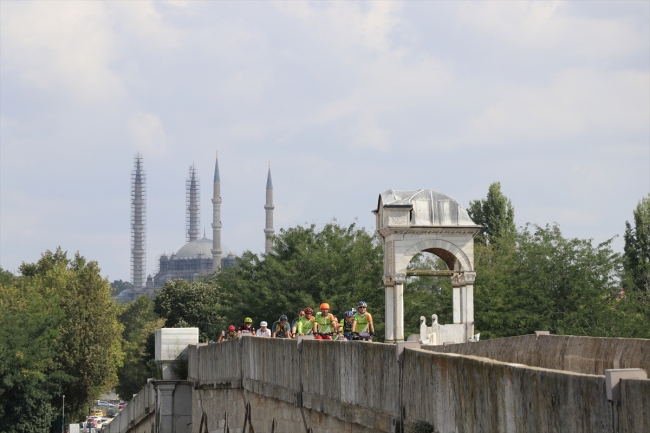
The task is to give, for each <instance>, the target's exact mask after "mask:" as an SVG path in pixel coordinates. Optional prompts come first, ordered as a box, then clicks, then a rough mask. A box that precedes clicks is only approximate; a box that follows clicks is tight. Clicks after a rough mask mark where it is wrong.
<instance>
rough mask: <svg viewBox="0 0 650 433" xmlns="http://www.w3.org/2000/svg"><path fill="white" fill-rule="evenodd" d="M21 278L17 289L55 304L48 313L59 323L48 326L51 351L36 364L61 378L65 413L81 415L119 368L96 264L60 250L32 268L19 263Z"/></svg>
mask: <svg viewBox="0 0 650 433" xmlns="http://www.w3.org/2000/svg"><path fill="white" fill-rule="evenodd" d="M20 272H21V274H22V275H23V277H22V278H21V282H22V284H26V285H28V286H29V287H32V288H33V290H35V291H36V292H37V293H38V294H39V295H40V296H42V297H43V298H48V302H54V301H53V300H56V303H54V304H51V309H52V310H53V311H54V312H57V313H58V316H57V315H55V316H54V317H58V321H57V323H56V327H54V324H53V323H52V322H50V323H49V325H50V326H48V329H50V330H51V333H50V335H51V336H56V339H55V340H54V341H56V343H57V345H56V351H53V352H52V353H51V354H48V353H47V351H45V352H44V353H43V354H42V355H41V357H42V358H41V359H42V360H43V362H46V361H47V362H48V363H51V364H52V365H55V366H56V368H57V371H59V372H60V373H61V374H62V376H61V377H65V380H61V382H60V386H61V389H60V391H61V394H65V395H66V400H65V403H66V413H69V414H71V415H73V416H75V415H78V416H80V415H83V414H85V413H86V411H87V409H88V406H89V403H90V402H91V400H92V399H94V398H96V397H97V396H98V395H99V394H101V393H102V392H104V391H105V390H107V389H110V388H111V387H112V386H113V385H114V384H115V383H116V381H117V375H116V372H117V368H118V367H119V365H120V364H121V362H122V351H121V344H120V336H121V329H120V325H119V323H118V322H117V319H116V312H117V310H116V306H115V304H114V303H113V301H112V299H111V297H110V293H111V287H110V285H109V283H108V280H106V279H104V278H102V277H101V275H100V269H99V266H98V265H97V262H94V261H86V259H85V258H84V257H83V256H81V255H80V254H78V253H77V254H75V256H74V258H73V259H70V258H68V256H67V253H66V252H64V251H62V250H61V249H60V248H57V250H56V251H55V252H52V251H46V252H45V253H44V254H43V255H42V256H41V258H40V259H39V261H38V262H36V263H29V264H28V263H23V264H22V265H21V267H20ZM35 299H36V300H37V299H38V298H35ZM50 355H51V356H50ZM52 397H53V398H54V397H56V399H57V401H58V399H59V398H60V396H54V395H53V396H52ZM57 405H58V403H57Z"/></svg>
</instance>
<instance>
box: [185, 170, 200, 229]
mask: <svg viewBox="0 0 650 433" xmlns="http://www.w3.org/2000/svg"><path fill="white" fill-rule="evenodd" d="M186 202H187V220H186V222H187V224H186V225H187V241H188V242H192V241H195V240H197V239H198V238H199V235H200V234H201V204H200V203H201V185H200V182H199V177H198V176H197V174H196V168H194V164H192V166H191V167H190V176H189V177H188V178H187V182H186Z"/></svg>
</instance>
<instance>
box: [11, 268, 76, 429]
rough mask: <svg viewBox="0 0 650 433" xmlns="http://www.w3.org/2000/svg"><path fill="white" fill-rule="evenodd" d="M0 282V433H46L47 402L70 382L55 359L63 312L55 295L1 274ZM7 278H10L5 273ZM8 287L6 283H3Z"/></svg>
mask: <svg viewBox="0 0 650 433" xmlns="http://www.w3.org/2000/svg"><path fill="white" fill-rule="evenodd" d="M3 274H4V275H3V277H4V278H3V281H2V282H0V431H2V432H7V433H10V432H11V433H14V432H16V433H18V432H25V433H28V432H29V433H31V432H34V433H36V432H45V431H47V430H49V427H50V423H51V421H52V418H53V415H54V412H55V410H54V409H53V407H52V403H51V400H52V398H53V396H54V395H60V393H61V386H62V384H63V383H65V381H66V380H67V379H69V378H68V377H67V376H66V375H65V374H63V372H62V371H61V369H60V366H59V365H58V364H57V363H56V362H55V361H54V357H55V355H56V352H57V350H59V348H60V343H59V338H58V337H59V333H58V331H57V329H58V326H59V323H60V322H61V319H62V318H63V312H62V310H61V308H60V306H59V299H58V297H57V296H56V295H55V294H49V295H44V294H43V293H40V292H39V290H38V289H37V288H35V287H33V286H31V285H30V284H29V283H30V281H26V280H22V281H21V280H19V279H17V278H13V276H11V278H10V275H11V274H9V273H4V271H3ZM7 274H8V275H7ZM7 283H9V284H7Z"/></svg>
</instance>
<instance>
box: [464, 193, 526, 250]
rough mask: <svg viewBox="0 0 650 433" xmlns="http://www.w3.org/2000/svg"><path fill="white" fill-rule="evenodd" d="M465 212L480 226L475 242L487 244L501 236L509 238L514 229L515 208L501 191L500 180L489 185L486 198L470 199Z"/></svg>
mask: <svg viewBox="0 0 650 433" xmlns="http://www.w3.org/2000/svg"><path fill="white" fill-rule="evenodd" d="M467 213H468V214H469V216H470V218H472V220H473V221H474V222H475V223H476V224H478V225H480V226H482V229H481V231H480V232H479V235H478V236H477V237H476V238H475V239H476V242H477V243H480V244H483V245H487V244H489V243H491V242H492V243H494V242H496V241H497V239H499V238H501V237H506V238H508V239H509V235H512V234H513V233H514V232H515V231H516V227H515V208H514V206H513V205H512V202H511V201H510V199H508V198H507V197H506V196H505V195H503V193H502V192H501V183H500V182H494V183H492V184H491V185H490V187H489V188H488V194H487V198H485V199H481V200H472V201H470V202H469V208H468V209H467Z"/></svg>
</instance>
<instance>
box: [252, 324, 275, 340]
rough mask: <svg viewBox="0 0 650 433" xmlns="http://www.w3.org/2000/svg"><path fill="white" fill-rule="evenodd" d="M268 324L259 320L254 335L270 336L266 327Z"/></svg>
mask: <svg viewBox="0 0 650 433" xmlns="http://www.w3.org/2000/svg"><path fill="white" fill-rule="evenodd" d="M267 326H268V324H267V323H266V322H260V329H258V330H257V332H256V333H255V336H257V337H270V336H271V330H270V329H268V328H267Z"/></svg>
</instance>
